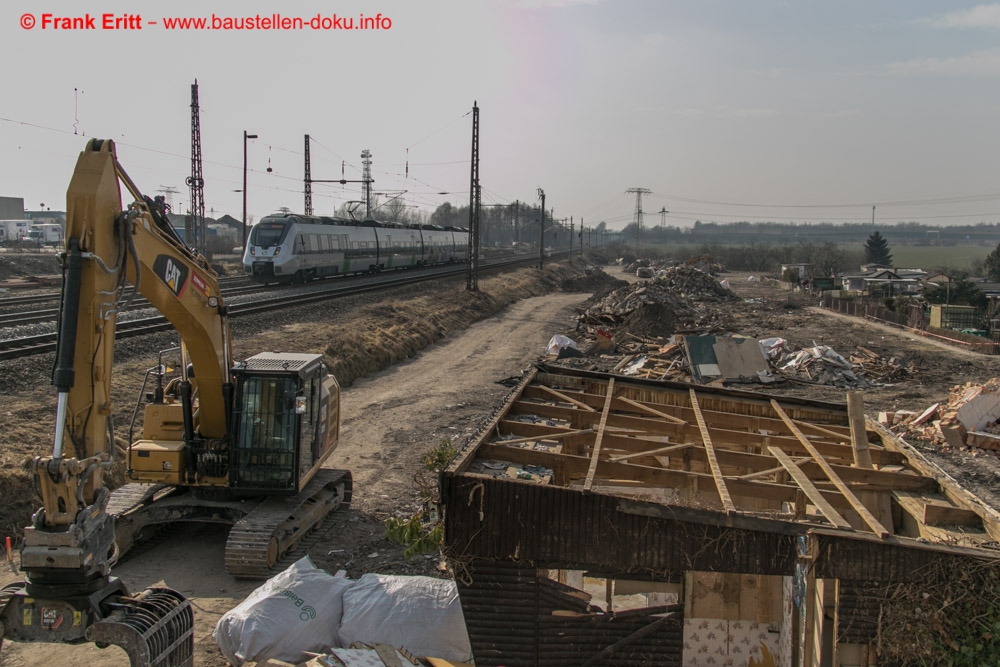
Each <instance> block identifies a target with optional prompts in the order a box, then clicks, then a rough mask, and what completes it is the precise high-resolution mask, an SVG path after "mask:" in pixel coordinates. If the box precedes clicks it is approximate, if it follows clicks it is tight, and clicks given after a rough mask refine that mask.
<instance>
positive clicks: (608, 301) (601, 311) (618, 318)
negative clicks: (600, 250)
mask: <svg viewBox="0 0 1000 667" xmlns="http://www.w3.org/2000/svg"><path fill="white" fill-rule="evenodd" d="M654 305H655V306H658V307H659V309H660V310H661V311H662V313H663V314H669V315H670V316H671V317H672V319H674V320H676V321H684V322H688V321H694V320H697V318H698V310H697V309H696V308H695V307H694V306H693V305H691V303H690V302H689V301H688V300H687V299H686V298H684V297H683V296H681V295H680V294H678V293H677V292H676V291H675V290H674V289H672V288H671V287H669V286H668V285H667V284H666V283H662V282H660V281H659V280H653V281H650V282H647V283H634V284H632V285H629V286H627V287H623V288H621V289H617V290H615V291H613V292H611V293H609V294H607V295H606V296H605V297H604V298H602V299H599V300H598V301H597V302H596V303H594V304H593V305H592V306H590V307H589V308H587V310H586V311H584V317H585V318H586V320H587V321H588V322H591V323H601V324H621V323H623V322H624V321H625V320H626V319H627V318H628V317H629V315H631V314H632V313H633V312H635V311H637V310H639V309H640V308H648V307H650V306H654Z"/></svg>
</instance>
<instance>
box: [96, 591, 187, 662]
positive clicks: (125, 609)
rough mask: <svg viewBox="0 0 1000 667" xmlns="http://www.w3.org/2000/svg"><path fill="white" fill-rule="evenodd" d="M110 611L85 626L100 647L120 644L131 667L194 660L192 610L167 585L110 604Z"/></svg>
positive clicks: (184, 599) (183, 598)
mask: <svg viewBox="0 0 1000 667" xmlns="http://www.w3.org/2000/svg"><path fill="white" fill-rule="evenodd" d="M112 606H113V608H114V611H112V612H111V613H110V614H108V616H107V617H105V618H104V619H103V620H101V621H98V622H97V623H95V624H94V625H92V626H90V627H89V628H87V639H89V640H90V641H92V642H94V643H96V644H97V645H98V646H100V647H107V646H111V645H115V646H120V647H121V648H122V649H124V650H125V653H127V654H128V657H129V660H130V661H131V665H132V667H188V666H190V665H192V664H193V660H194V611H193V610H192V609H191V603H190V602H189V601H188V600H187V599H186V598H185V597H184V596H183V595H181V594H180V593H178V592H177V591H174V590H171V589H169V588H147V589H146V590H144V591H142V592H141V593H139V594H138V595H135V596H132V597H122V598H119V599H118V600H117V601H116V602H114V603H113V605H112Z"/></svg>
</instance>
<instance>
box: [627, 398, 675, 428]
mask: <svg viewBox="0 0 1000 667" xmlns="http://www.w3.org/2000/svg"><path fill="white" fill-rule="evenodd" d="M617 400H618V402H619V403H625V404H626V405H631V406H632V407H633V408H635V409H636V410H639V411H640V412H645V413H646V414H650V415H653V416H654V417H662V418H663V419H666V420H667V421H668V422H673V423H675V424H682V425H684V426H687V425H688V423H687V422H686V421H684V420H683V419H681V418H680V417H675V416H673V415H671V414H667V413H666V412H660V411H659V410H654V409H653V408H651V407H649V406H648V405H643V404H642V403H640V402H638V401H633V400H632V399H630V398H618V399H617Z"/></svg>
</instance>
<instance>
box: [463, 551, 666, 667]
mask: <svg viewBox="0 0 1000 667" xmlns="http://www.w3.org/2000/svg"><path fill="white" fill-rule="evenodd" d="M460 575H461V576H460V578H459V597H460V599H461V602H462V611H463V614H464V615H465V624H466V627H467V628H468V632H469V639H470V641H471V643H472V648H473V654H474V658H475V661H476V665H479V666H481V667H482V666H486V667H491V666H499V665H506V666H508V667H522V666H524V667H526V666H529V665H531V666H535V665H546V666H548V665H552V666H553V667H562V666H566V667H579V666H580V665H584V664H587V663H588V661H590V660H593V659H595V658H596V657H597V656H598V654H600V653H601V652H602V651H604V650H606V649H608V647H612V646H615V645H616V644H617V645H618V648H616V649H615V650H613V651H611V652H609V653H608V655H607V656H606V657H603V658H601V659H600V660H599V661H597V662H595V663H594V664H596V665H606V666H607V665H612V666H622V667H624V666H633V665H634V666H640V665H641V666H648V667H653V666H664V667H674V666H677V667H679V666H680V665H681V657H682V653H683V627H684V618H683V605H672V606H668V607H658V608H652V609H645V610H630V611H627V612H622V613H618V614H605V613H599V612H595V611H594V609H593V608H591V607H590V606H589V605H588V604H587V603H586V602H584V601H582V600H580V599H579V597H577V596H575V595H573V594H572V589H570V588H569V587H567V586H564V585H562V584H559V583H558V582H555V581H552V580H551V579H549V578H548V577H546V576H544V575H542V574H539V571H538V570H537V569H536V568H534V567H528V566H526V565H525V564H523V563H518V562H514V561H492V560H481V559H475V560H471V561H465V564H464V566H463V569H462V571H461V572H460ZM554 612H562V614H564V615H555V614H554ZM666 612H670V613H671V616H670V617H669V618H663V616H662V614H664V613H666Z"/></svg>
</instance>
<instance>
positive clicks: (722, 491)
mask: <svg viewBox="0 0 1000 667" xmlns="http://www.w3.org/2000/svg"><path fill="white" fill-rule="evenodd" d="M688 393H689V395H690V396H691V408H692V409H693V410H694V416H695V419H697V420H698V429H699V430H700V431H701V440H702V442H703V443H704V444H705V455H706V456H707V457H708V467H709V468H710V469H711V470H712V477H713V478H714V479H715V486H716V487H717V488H718V489H719V499H720V500H722V507H723V509H725V510H726V512H735V511H736V505H735V504H733V499H732V497H731V496H730V495H729V489H727V488H726V479H725V478H724V477H723V476H722V468H721V467H719V460H718V459H717V458H716V456H715V447H713V446H712V435H711V434H710V433H709V432H708V424H706V423H705V417H704V415H702V414H701V408H700V407H698V395H697V394H696V393H695V390H694V389H690V390H688Z"/></svg>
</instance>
